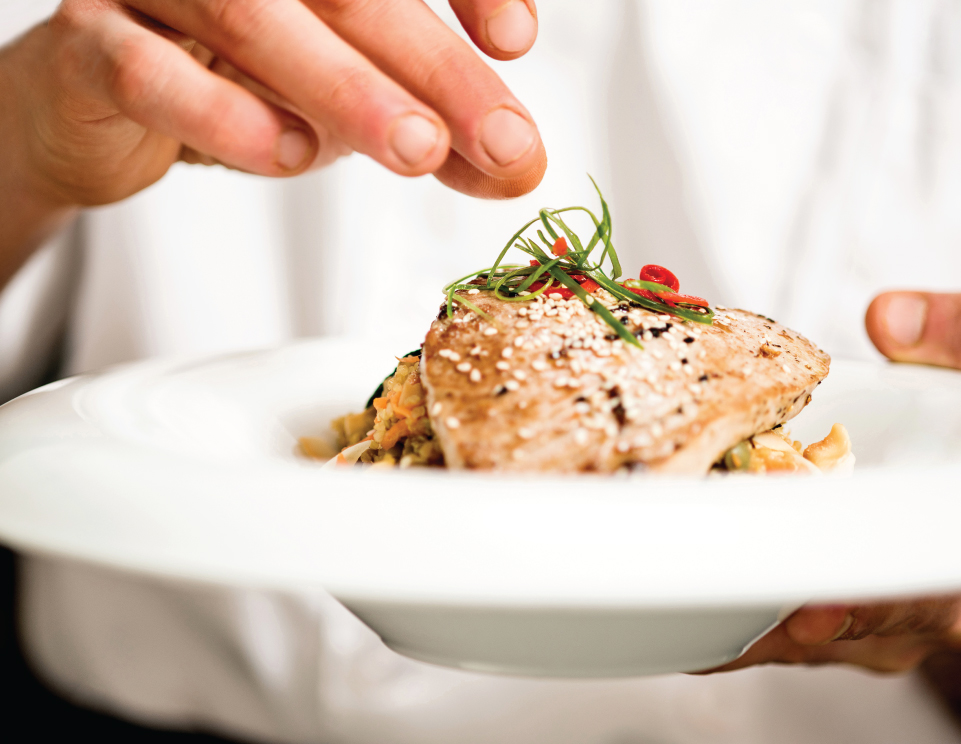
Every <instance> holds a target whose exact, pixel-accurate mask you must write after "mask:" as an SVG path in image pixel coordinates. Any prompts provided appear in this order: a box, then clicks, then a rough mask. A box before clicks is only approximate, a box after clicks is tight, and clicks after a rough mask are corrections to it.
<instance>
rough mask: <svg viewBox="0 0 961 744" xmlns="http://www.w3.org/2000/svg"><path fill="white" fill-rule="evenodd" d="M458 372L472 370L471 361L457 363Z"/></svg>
mask: <svg viewBox="0 0 961 744" xmlns="http://www.w3.org/2000/svg"><path fill="white" fill-rule="evenodd" d="M457 371H458V372H470V362H461V363H460V364H458V365H457Z"/></svg>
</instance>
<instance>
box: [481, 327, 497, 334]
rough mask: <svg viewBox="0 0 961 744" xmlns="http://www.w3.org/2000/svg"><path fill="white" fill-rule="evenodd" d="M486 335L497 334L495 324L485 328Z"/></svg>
mask: <svg viewBox="0 0 961 744" xmlns="http://www.w3.org/2000/svg"><path fill="white" fill-rule="evenodd" d="M484 335H485V336H496V335H497V329H496V328H494V327H493V326H491V327H490V328H485V329H484Z"/></svg>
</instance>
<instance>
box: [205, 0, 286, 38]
mask: <svg viewBox="0 0 961 744" xmlns="http://www.w3.org/2000/svg"><path fill="white" fill-rule="evenodd" d="M276 4H277V0H207V1H206V2H205V3H203V4H202V6H201V7H202V9H203V10H202V12H203V15H204V19H203V20H204V22H205V23H207V24H208V25H209V27H210V28H211V29H213V30H214V32H215V33H217V34H218V35H220V36H221V38H222V40H223V41H224V42H225V43H228V44H240V43H243V42H245V41H246V40H248V39H250V38H254V37H257V36H258V35H259V34H260V33H261V32H262V31H263V30H264V26H265V24H266V22H267V18H268V17H269V16H270V14H271V13H272V11H273V9H274V7H275V6H276Z"/></svg>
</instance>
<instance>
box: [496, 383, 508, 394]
mask: <svg viewBox="0 0 961 744" xmlns="http://www.w3.org/2000/svg"><path fill="white" fill-rule="evenodd" d="M506 392H507V388H506V387H504V386H503V385H498V386H497V387H495V388H494V395H504V393H506Z"/></svg>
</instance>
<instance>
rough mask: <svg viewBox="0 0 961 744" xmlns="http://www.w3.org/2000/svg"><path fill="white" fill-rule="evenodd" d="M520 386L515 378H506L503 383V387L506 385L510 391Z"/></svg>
mask: <svg viewBox="0 0 961 744" xmlns="http://www.w3.org/2000/svg"><path fill="white" fill-rule="evenodd" d="M520 386H521V385H520V383H519V382H517V380H508V381H507V382H505V383H504V387H506V388H507V389H508V390H511V391H514V390H517V389H518V388H520Z"/></svg>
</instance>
